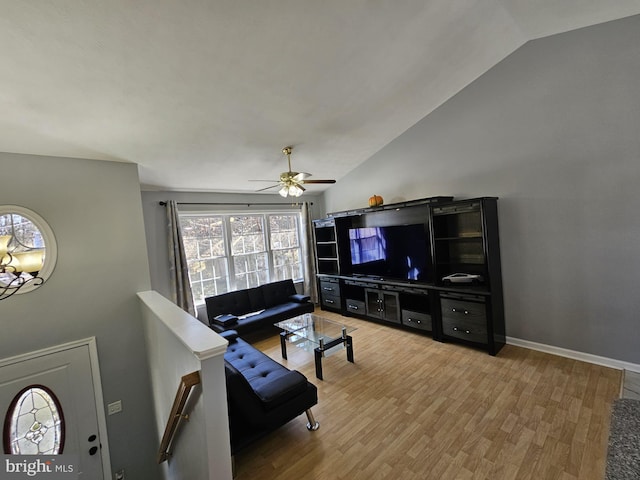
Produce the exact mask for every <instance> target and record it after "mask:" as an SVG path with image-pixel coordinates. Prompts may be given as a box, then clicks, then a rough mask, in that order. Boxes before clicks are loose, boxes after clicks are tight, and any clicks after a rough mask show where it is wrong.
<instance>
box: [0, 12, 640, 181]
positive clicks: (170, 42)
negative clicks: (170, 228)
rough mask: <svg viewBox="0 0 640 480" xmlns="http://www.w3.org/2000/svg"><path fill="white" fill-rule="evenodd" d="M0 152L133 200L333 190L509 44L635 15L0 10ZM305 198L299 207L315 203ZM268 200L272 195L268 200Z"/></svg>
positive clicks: (507, 50) (485, 67) (503, 52)
mask: <svg viewBox="0 0 640 480" xmlns="http://www.w3.org/2000/svg"><path fill="white" fill-rule="evenodd" d="M0 12H2V13H1V14H0V52H1V56H0V59H1V60H0V151H4V152H14V153H29V154H39V155H50V156H64V157H77V158H87V159H97V160H113V161H122V162H134V163H137V164H138V165H139V172H140V179H141V183H142V184H143V188H146V189H163V190H198V191H221V192H224V191H247V192H252V191H255V190H257V189H259V188H263V187H264V186H265V185H266V186H268V185H269V184H268V183H266V184H265V183H258V182H250V181H248V180H250V179H274V180H275V179H277V178H278V176H279V173H280V172H282V171H285V170H287V168H286V167H287V163H286V157H284V156H283V155H282V153H281V150H282V148H283V147H284V146H287V145H293V147H294V150H293V154H292V163H293V169H294V170H297V171H306V172H311V173H312V174H313V177H312V178H335V179H338V180H339V179H340V178H341V177H342V176H344V175H345V174H346V173H348V172H349V171H350V170H352V169H353V168H355V167H356V166H357V165H359V164H360V163H362V162H363V161H365V160H367V159H368V158H369V157H371V155H373V154H374V153H376V152H377V151H378V150H380V149H381V148H382V147H384V146H385V145H386V144H388V143H389V142H390V141H391V140H393V139H394V138H396V137H397V136H398V135H400V134H401V133H403V132H404V131H405V130H407V129H408V128H409V127H411V126H412V125H414V124H415V123H416V122H417V121H419V120H420V119H421V118H423V117H425V116H426V115H428V114H429V113H430V112H431V111H433V110H434V109H435V108H437V107H438V106H439V105H441V104H442V103H443V102H445V101H446V100H447V99H449V98H450V97H451V96H452V95H454V94H455V93H456V92H458V91H460V90H461V89H462V88H464V87H465V86H466V85H468V84H469V83H471V82H472V81H473V80H475V79H476V78H477V77H478V76H480V75H482V74H483V73H484V72H486V71H487V70H488V69H490V68H491V67H492V66H494V65H495V64H496V63H498V62H499V61H500V60H502V59H503V58H505V57H506V56H507V55H509V54H510V53H512V52H513V51H514V50H516V49H517V48H518V47H520V46H521V45H523V44H524V43H525V42H527V41H529V40H532V39H535V38H539V37H543V36H547V35H552V34H555V33H560V32H564V31H568V30H572V29H576V28H580V27H584V26H588V25H592V24H596V23H601V22H605V21H609V20H614V19H617V18H622V17H625V16H629V15H634V14H638V13H640V0H617V1H613V0H610V1H602V0H562V1H559V0H459V1H458V0H348V1H345V0H322V1H310V0H298V1H286V0H265V1H255V2H252V1H238V0H180V1H179V0H154V1H150V0H109V1H104V0H102V1H98V0H85V1H78V0H50V1H33V2H32V1H15V0H0ZM321 188H322V187H321V186H311V187H310V190H312V191H314V190H315V191H317V190H320V189H321ZM271 192H274V193H275V191H274V190H272V191H271Z"/></svg>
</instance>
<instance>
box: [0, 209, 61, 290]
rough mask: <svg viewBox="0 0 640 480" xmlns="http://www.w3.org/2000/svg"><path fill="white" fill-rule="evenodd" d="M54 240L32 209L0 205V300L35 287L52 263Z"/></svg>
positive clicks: (46, 274)
mask: <svg viewBox="0 0 640 480" xmlns="http://www.w3.org/2000/svg"><path fill="white" fill-rule="evenodd" d="M56 251H57V249H56V241H55V237H54V236H53V231H52V230H51V228H50V227H49V225H48V224H47V223H46V222H45V221H44V220H43V219H42V218H41V217H40V216H39V215H38V214H36V213H35V212H32V211H31V210H28V209H26V208H23V207H19V206H17V205H0V300H2V299H4V298H7V297H10V296H11V295H14V294H16V293H25V292H29V291H31V290H34V289H35V288H38V287H39V286H40V285H42V284H43V283H44V281H45V280H46V279H47V278H49V275H51V272H53V268H54V266H55V263H56Z"/></svg>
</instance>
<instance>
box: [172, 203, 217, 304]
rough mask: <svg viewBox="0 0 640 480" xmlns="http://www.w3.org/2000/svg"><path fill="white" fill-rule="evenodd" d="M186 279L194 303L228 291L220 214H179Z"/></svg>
mask: <svg viewBox="0 0 640 480" xmlns="http://www.w3.org/2000/svg"><path fill="white" fill-rule="evenodd" d="M180 224H181V226H182V237H183V241H184V245H185V253H186V257H187V266H188V267H189V279H190V281H191V288H192V290H193V299H194V302H195V303H203V302H204V299H205V298H206V297H210V296H213V295H218V294H220V293H225V292H228V291H229V268H228V262H227V258H226V255H225V248H224V218H223V217H222V216H220V215H207V216H202V217H196V216H181V217H180Z"/></svg>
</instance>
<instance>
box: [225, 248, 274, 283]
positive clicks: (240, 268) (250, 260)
mask: <svg viewBox="0 0 640 480" xmlns="http://www.w3.org/2000/svg"><path fill="white" fill-rule="evenodd" d="M233 265H234V268H235V272H236V275H235V279H236V289H241V288H250V287H257V286H258V285H261V284H262V283H268V282H269V270H268V266H269V264H268V258H267V254H266V253H260V254H254V255H242V256H238V257H233ZM241 285H242V286H241Z"/></svg>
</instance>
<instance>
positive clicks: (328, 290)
mask: <svg viewBox="0 0 640 480" xmlns="http://www.w3.org/2000/svg"><path fill="white" fill-rule="evenodd" d="M322 289H323V290H326V291H327V292H333V288H332V287H322Z"/></svg>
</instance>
